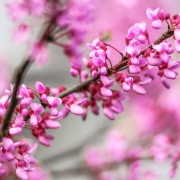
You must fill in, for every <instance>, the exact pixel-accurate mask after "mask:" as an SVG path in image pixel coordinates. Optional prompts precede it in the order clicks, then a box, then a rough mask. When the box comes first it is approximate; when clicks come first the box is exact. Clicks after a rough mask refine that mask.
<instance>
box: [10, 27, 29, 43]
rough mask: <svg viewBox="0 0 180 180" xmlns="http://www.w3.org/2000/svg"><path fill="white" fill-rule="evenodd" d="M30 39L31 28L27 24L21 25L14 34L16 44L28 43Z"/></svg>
mask: <svg viewBox="0 0 180 180" xmlns="http://www.w3.org/2000/svg"><path fill="white" fill-rule="evenodd" d="M29 37H30V28H29V27H28V26H27V25H26V24H21V25H20V26H18V27H17V29H15V31H14V32H13V38H14V41H15V42H16V43H23V42H26V41H27V40H28V39H29Z"/></svg>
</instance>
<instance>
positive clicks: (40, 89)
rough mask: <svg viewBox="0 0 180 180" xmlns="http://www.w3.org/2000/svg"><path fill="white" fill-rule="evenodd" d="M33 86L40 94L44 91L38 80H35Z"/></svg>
mask: <svg viewBox="0 0 180 180" xmlns="http://www.w3.org/2000/svg"><path fill="white" fill-rule="evenodd" d="M35 87H36V89H37V91H38V92H39V93H40V94H43V93H44V92H45V91H46V88H45V86H44V84H43V83H41V82H39V81H37V82H36V84H35Z"/></svg>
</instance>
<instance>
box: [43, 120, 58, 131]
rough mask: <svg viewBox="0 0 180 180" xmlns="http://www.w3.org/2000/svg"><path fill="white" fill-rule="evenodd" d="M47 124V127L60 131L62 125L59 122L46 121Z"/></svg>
mask: <svg viewBox="0 0 180 180" xmlns="http://www.w3.org/2000/svg"><path fill="white" fill-rule="evenodd" d="M45 122H46V126H47V127H48V128H51V129H58V128H60V127H61V125H60V124H59V122H57V121H53V120H46V121H45Z"/></svg>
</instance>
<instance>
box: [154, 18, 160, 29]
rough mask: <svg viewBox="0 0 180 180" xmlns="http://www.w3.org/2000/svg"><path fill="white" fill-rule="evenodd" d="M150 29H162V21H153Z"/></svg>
mask: <svg viewBox="0 0 180 180" xmlns="http://www.w3.org/2000/svg"><path fill="white" fill-rule="evenodd" d="M152 27H153V28H154V29H160V28H161V27H162V21H161V20H154V21H153V22H152Z"/></svg>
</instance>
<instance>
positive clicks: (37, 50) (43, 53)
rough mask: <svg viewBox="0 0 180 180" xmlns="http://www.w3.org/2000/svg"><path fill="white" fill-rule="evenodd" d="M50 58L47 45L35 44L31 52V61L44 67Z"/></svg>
mask: <svg viewBox="0 0 180 180" xmlns="http://www.w3.org/2000/svg"><path fill="white" fill-rule="evenodd" d="M48 57H49V54H48V49H47V46H46V44H43V43H34V45H33V47H32V50H31V52H30V59H31V60H32V61H36V62H37V63H38V64H40V65H43V64H45V63H46V62H47V60H48Z"/></svg>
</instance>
